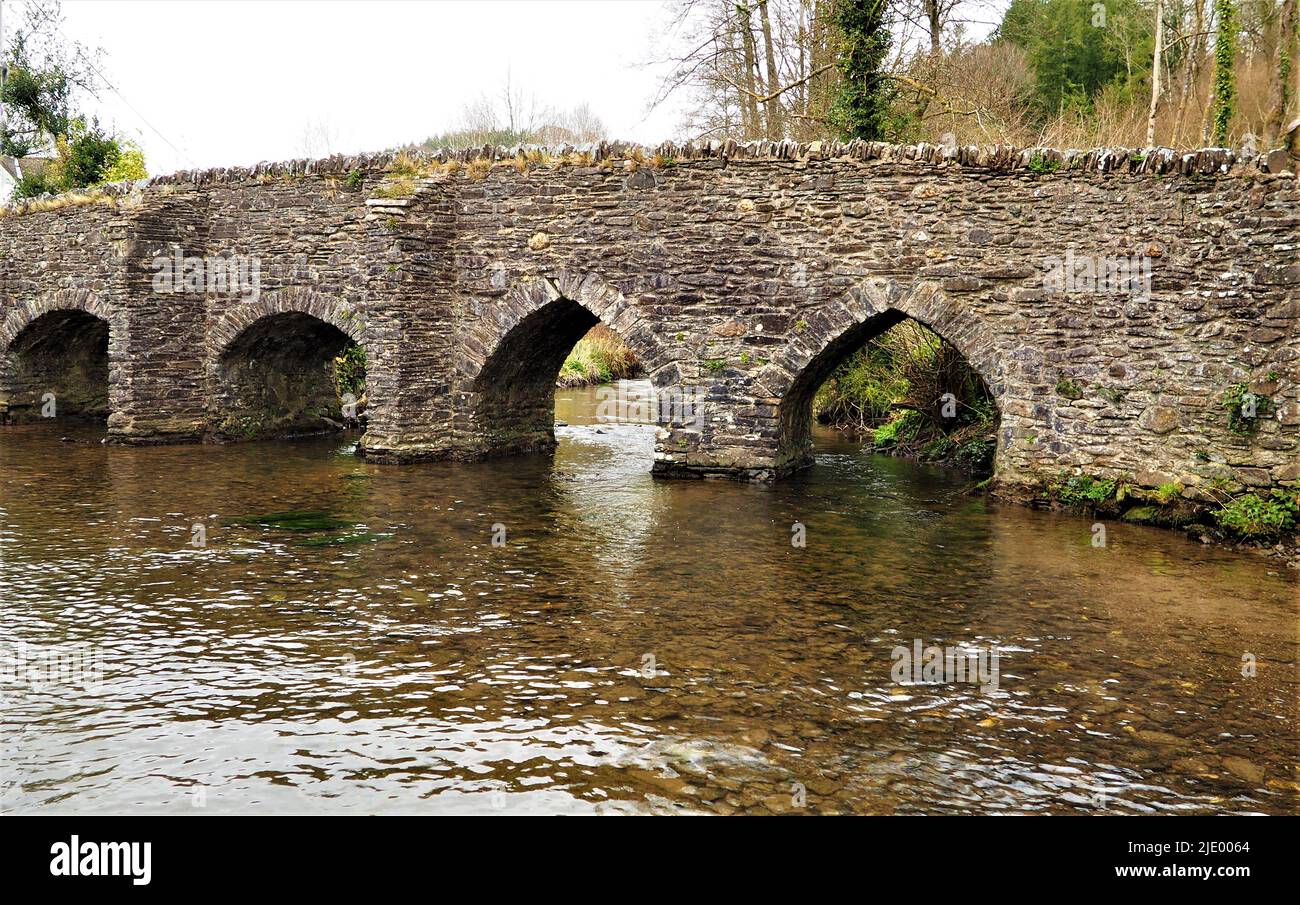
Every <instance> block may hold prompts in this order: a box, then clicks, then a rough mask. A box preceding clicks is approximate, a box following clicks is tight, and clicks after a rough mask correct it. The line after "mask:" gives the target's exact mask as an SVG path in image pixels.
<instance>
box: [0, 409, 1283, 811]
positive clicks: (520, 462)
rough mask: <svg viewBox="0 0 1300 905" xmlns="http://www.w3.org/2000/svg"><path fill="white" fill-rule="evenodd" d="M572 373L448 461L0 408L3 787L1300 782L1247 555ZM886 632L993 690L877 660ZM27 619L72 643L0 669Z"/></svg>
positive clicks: (818, 791)
mask: <svg viewBox="0 0 1300 905" xmlns="http://www.w3.org/2000/svg"><path fill="white" fill-rule="evenodd" d="M595 400H596V394H595V391H593V390H568V391H564V392H562V393H561V394H560V395H559V397H558V399H557V416H558V417H559V418H560V419H562V420H563V421H565V422H568V424H569V425H570V426H567V427H562V428H560V429H559V431H558V434H559V436H560V440H561V443H560V448H559V450H558V451H557V452H556V454H555V456H554V458H553V459H551V458H549V457H539V458H533V459H514V460H508V461H498V462H489V463H484V464H476V465H454V464H445V463H431V464H426V465H416V466H406V467H392V466H380V465H374V464H370V463H367V462H364V461H361V460H358V459H356V458H355V457H354V456H352V455H351V454H350V448H351V446H352V444H353V443H354V442H355V438H350V439H349V438H334V439H331V440H323V441H302V442H293V443H258V444H248V445H242V446H227V447H214V446H177V447H161V448H151V449H132V448H115V447H104V446H101V445H98V444H96V443H95V442H93V441H94V440H95V436H96V435H94V434H88V433H86V432H78V433H76V434H75V435H73V436H74V437H75V438H76V439H79V440H84V441H87V442H75V443H68V442H60V437H63V436H68V431H67V430H66V429H64V430H60V429H59V428H57V427H51V426H48V425H42V426H34V427H21V428H20V427H7V428H2V429H0V480H2V484H0V625H2V626H3V629H2V634H0V665H3V666H4V672H5V673H6V675H7V676H8V677H9V678H8V679H7V680H0V693H2V694H3V700H2V701H0V731H2V733H3V734H2V736H0V810H3V811H5V812H9V813H13V812H51V811H78V812H113V813H152V812H187V813H193V812H195V811H196V810H197V811H199V812H209V813H213V812H215V813H225V812H329V811H347V812H355V813H366V812H388V811H401V812H441V813H448V812H453V813H461V812H465V813H469V812H475V813H482V812H486V813H495V812H504V813H532V812H555V811H559V812H578V813H581V812H641V811H653V812H676V811H692V812H706V813H733V812H755V813H767V812H770V811H778V812H783V811H791V810H794V811H806V812H811V813H913V812H927V813H987V812H1013V813H1022V812H1051V813H1105V812H1111V813H1169V812H1182V813H1259V812H1266V813H1295V812H1296V811H1297V808H1298V800H1297V784H1296V779H1297V777H1296V774H1295V769H1296V754H1297V734H1296V732H1297V730H1296V726H1297V722H1296V721H1297V687H1298V686H1297V669H1296V664H1297V641H1298V639H1297V626H1298V620H1300V594H1298V590H1297V583H1296V581H1295V578H1294V576H1293V575H1290V576H1288V575H1287V574H1285V572H1286V570H1285V569H1283V568H1281V567H1280V566H1279V565H1278V564H1277V562H1276V561H1274V560H1267V559H1263V558H1261V557H1259V556H1257V555H1255V554H1250V553H1232V552H1230V551H1224V550H1219V549H1215V548H1209V547H1204V546H1201V545H1199V544H1196V543H1193V542H1190V541H1188V540H1187V539H1185V538H1183V537H1181V536H1179V535H1175V534H1172V533H1167V532H1163V531H1159V530H1156V529H1149V528H1141V527H1136V526H1128V525H1124V524H1120V523H1110V524H1108V525H1107V535H1106V541H1107V542H1106V545H1105V546H1104V547H1101V548H1098V547H1094V546H1093V533H1092V524H1091V522H1090V521H1088V520H1085V519H1079V518H1071V517H1066V516H1060V515H1053V514H1048V513H1041V512H1033V511H1027V510H1023V509H1018V508H1012V507H997V506H993V505H991V504H988V503H986V502H985V501H984V500H982V499H979V498H975V497H971V496H970V495H968V494H967V493H966V490H967V488H968V487H969V483H970V482H969V481H968V480H967V479H965V478H963V477H962V476H960V475H956V474H952V473H946V472H942V471H939V470H935V469H932V468H924V467H919V466H916V465H912V464H909V463H906V462H902V461H898V460H893V459H888V458H883V457H877V456H871V455H868V454H864V453H862V452H860V451H859V450H857V449H856V448H854V447H853V446H851V445H849V444H847V443H845V442H843V441H837V440H836V439H835V438H833V437H831V436H829V435H827V436H822V437H820V438H819V446H818V451H819V456H818V463H817V465H816V467H815V468H813V469H811V470H809V471H808V472H806V473H804V474H803V475H800V476H799V477H797V478H796V479H794V480H791V481H789V482H787V483H784V484H780V485H778V486H777V487H775V488H760V487H750V486H743V485H737V484H731V483H721V482H661V481H655V480H652V479H651V477H650V476H649V473H648V470H649V465H650V462H651V460H652V446H653V428H652V427H649V426H646V425H634V424H606V425H599V426H596V425H595V424H594V423H593V422H594V420H595V418H594V415H595ZM287 511H293V512H301V511H309V512H318V513H324V514H327V515H328V516H331V517H333V518H335V519H337V520H339V524H335V525H332V526H331V525H319V526H313V525H312V524H310V519H308V520H306V521H307V523H306V524H303V522H302V520H297V519H293V518H290V519H287V520H286V519H283V518H271V519H267V518H265V516H267V515H268V514H276V513H283V512H287ZM796 522H798V523H800V524H802V525H804V526H805V530H806V546H804V547H797V546H793V545H792V543H791V541H792V538H793V537H794V536H795V535H794V533H793V528H792V526H794V524H795V523H796ZM195 525H201V526H203V532H205V534H206V538H199V539H201V540H205V541H206V547H202V548H200V547H195V546H193V545H192V543H191V542H192V541H193V540H194V539H195V538H196V535H195V531H194V526H195ZM494 526H496V527H495V528H494ZM295 528H296V529H299V530H291V529H295ZM313 528H316V529H320V530H312V529H313ZM502 530H504V545H502V546H494V545H493V538H494V536H495V537H496V538H497V539H498V540H500V539H501V533H502ZM917 639H919V641H920V643H921V644H922V645H923V646H927V645H940V646H944V645H950V646H958V647H962V648H963V649H968V650H973V651H988V652H991V651H992V650H994V649H996V650H997V652H998V654H999V660H998V672H997V674H996V679H997V682H996V684H997V687H996V689H994V688H992V687H988V688H984V689H981V687H980V686H979V685H977V684H973V683H971V682H948V683H945V684H918V683H914V682H911V681H910V680H908V681H906V682H905V683H904V684H898V683H896V682H895V681H894V678H893V677H892V676H891V669H892V667H894V665H895V664H894V660H893V658H892V657H891V652H892V651H893V650H894V648H895V647H897V646H902V647H906V648H909V649H910V648H911V647H912V645H913V643H914V641H915V640H917ZM78 645H82V646H81V647H78ZM51 650H60V651H65V652H66V651H69V650H79V651H82V652H86V651H93V652H94V654H95V655H96V656H97V657H98V658H99V659H98V661H97V665H98V666H100V667H102V674H101V673H100V672H96V671H95V670H94V669H91V670H90V671H89V672H85V671H83V672H75V671H69V670H64V671H63V672H61V673H58V674H56V675H54V676H49V675H46V676H45V677H44V679H45V681H43V682H41V683H40V684H33V683H32V682H30V681H27V682H24V681H19V679H20V678H22V674H23V670H24V669H26V670H27V673H26V675H27V677H28V678H30V677H31V675H32V674H33V673H32V670H33V666H32V663H33V662H37V661H38V658H39V657H41V656H44V655H47V654H48V653H49V652H50V651H51ZM1246 655H1252V656H1253V657H1254V658H1255V662H1256V664H1257V669H1256V675H1254V676H1253V677H1246V676H1243V675H1242V669H1243V656H1246ZM93 680H97V681H93Z"/></svg>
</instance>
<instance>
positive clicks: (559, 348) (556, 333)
mask: <svg viewBox="0 0 1300 905" xmlns="http://www.w3.org/2000/svg"><path fill="white" fill-rule="evenodd" d="M600 323H603V324H604V325H605V326H607V327H609V328H610V329H611V330H613V331H614V332H615V333H617V334H618V335H619V336H620V338H622V340H623V341H624V342H625V343H626V344H627V345H628V346H629V348H631V349H632V351H633V353H634V354H635V355H636V356H637V358H638V359H640V361H641V362H642V364H643V365H644V366H645V369H646V372H647V374H648V375H649V377H650V379H651V380H652V381H653V382H654V383H655V384H656V385H657V386H661V387H662V386H665V385H668V384H671V383H673V382H674V381H675V380H676V379H677V375H676V369H675V368H673V367H672V365H671V363H670V362H668V361H667V359H666V356H665V354H664V351H663V348H662V346H661V344H660V342H659V340H658V338H657V337H656V336H655V333H654V331H653V329H652V327H651V324H650V322H649V321H648V320H646V319H645V318H644V317H643V315H642V313H641V311H640V310H639V309H638V308H637V306H635V305H632V304H630V303H629V302H628V300H627V298H626V297H625V296H624V295H623V293H621V292H620V291H618V290H617V289H616V288H614V287H613V286H611V285H610V284H608V283H606V282H605V281H604V280H603V279H601V278H600V277H599V276H597V275H595V274H592V273H581V272H577V271H569V270H560V271H557V272H555V273H553V274H550V275H547V276H543V277H535V278H532V279H527V280H521V281H519V282H517V283H515V284H514V285H513V286H512V287H510V289H509V290H508V291H507V292H506V294H505V295H504V296H503V297H502V298H501V299H500V300H499V301H497V302H495V303H494V304H493V305H492V306H491V308H490V309H489V310H488V311H487V312H486V313H485V315H484V316H483V317H482V318H480V319H479V320H478V322H477V323H475V324H474V325H473V326H471V327H470V328H469V329H468V331H467V333H466V335H465V336H464V337H463V338H462V339H463V342H462V347H463V349H464V350H465V357H464V359H463V361H462V367H461V369H460V374H459V377H458V395H459V397H460V398H461V399H462V400H463V401H464V402H465V403H466V405H465V408H466V409H467V410H468V411H469V412H471V418H472V421H473V423H474V426H475V430H474V431H473V434H474V436H476V437H478V438H480V439H479V442H480V445H481V449H480V450H479V452H480V454H508V453H524V452H536V451H543V450H547V449H550V448H552V447H554V445H555V435H554V396H555V378H556V376H557V375H558V374H559V372H560V367H561V365H562V364H563V363H564V359H565V357H566V356H567V355H568V353H569V351H570V350H572V348H573V346H574V344H575V343H576V342H577V341H578V340H579V339H581V338H582V336H583V335H584V334H585V333H586V332H587V331H588V330H589V329H591V327H593V326H595V325H596V324H600Z"/></svg>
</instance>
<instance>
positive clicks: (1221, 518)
mask: <svg viewBox="0 0 1300 905" xmlns="http://www.w3.org/2000/svg"><path fill="white" fill-rule="evenodd" d="M1297 496H1298V495H1297V494H1296V492H1295V491H1287V490H1274V491H1273V492H1272V493H1270V494H1269V495H1268V496H1259V495H1258V494H1254V493H1246V494H1243V495H1241V496H1239V497H1237V498H1236V499H1234V500H1230V501H1229V502H1227V503H1225V504H1224V505H1223V508H1221V509H1219V510H1218V511H1216V512H1215V513H1214V520H1215V521H1216V522H1218V523H1219V527H1220V528H1223V529H1224V530H1226V531H1231V532H1232V533H1233V534H1237V535H1240V536H1241V537H1251V538H1260V537H1275V536H1278V535H1281V534H1284V533H1286V532H1288V531H1292V530H1294V529H1295V526H1296V520H1297V519H1298V518H1300V503H1298V502H1297Z"/></svg>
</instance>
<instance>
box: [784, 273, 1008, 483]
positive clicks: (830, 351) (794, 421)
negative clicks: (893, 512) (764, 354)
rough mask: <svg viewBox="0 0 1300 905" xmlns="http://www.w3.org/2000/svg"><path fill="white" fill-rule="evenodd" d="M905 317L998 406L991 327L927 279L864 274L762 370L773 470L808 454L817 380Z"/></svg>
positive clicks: (998, 363)
mask: <svg viewBox="0 0 1300 905" xmlns="http://www.w3.org/2000/svg"><path fill="white" fill-rule="evenodd" d="M907 318H911V319H912V320H914V321H917V322H918V323H920V324H922V325H924V326H926V327H928V328H930V329H931V330H933V331H934V332H935V333H937V334H939V336H941V337H943V339H945V340H946V341H948V342H949V343H950V344H951V345H952V346H953V347H954V348H956V349H957V351H958V352H960V353H961V355H962V356H963V357H964V358H965V359H966V361H967V363H968V364H970V366H971V367H972V368H973V369H974V370H975V372H976V373H977V374H979V376H980V378H981V379H982V380H983V381H984V384H985V386H986V387H987V388H988V390H989V393H990V395H992V397H993V399H994V402H995V403H996V404H997V405H998V408H999V410H1001V408H1002V400H1003V396H1004V394H1005V391H1006V368H1005V364H1004V361H1003V358H1002V356H1001V355H1000V354H999V353H998V346H997V344H996V342H995V341H994V339H993V335H992V333H991V332H990V331H989V330H988V328H987V327H986V326H985V325H984V323H983V322H982V320H981V319H980V318H979V317H978V315H976V314H974V313H973V312H971V311H970V310H969V309H968V308H966V307H964V306H962V305H960V304H959V303H958V302H957V301H956V300H954V299H953V298H952V297H951V296H949V295H947V294H946V293H945V292H943V290H942V289H941V288H940V287H939V285H938V284H937V283H934V282H932V281H928V280H926V281H921V282H917V283H913V284H910V285H903V284H900V283H898V282H897V281H896V280H886V279H878V278H873V279H868V280H865V281H863V282H862V283H859V284H858V285H857V286H854V287H853V288H852V289H850V290H849V291H848V292H846V293H845V294H844V295H843V296H842V297H840V298H839V299H836V300H835V301H834V302H833V303H832V304H831V305H829V306H827V307H825V308H822V309H819V310H818V311H817V312H815V313H813V314H810V315H809V316H808V317H807V318H806V319H805V320H803V321H801V322H800V325H801V329H799V328H796V331H795V332H794V334H793V338H792V339H791V341H790V342H789V343H787V345H786V346H785V347H784V348H783V349H782V351H781V352H780V353H779V354H777V355H775V356H774V357H773V358H772V360H771V362H770V363H769V365H768V367H767V369H765V370H766V373H765V375H764V376H765V383H766V386H767V387H768V388H769V389H770V391H771V393H772V395H773V396H774V397H777V398H779V399H780V400H781V402H780V404H779V406H778V412H777V417H778V444H779V449H778V454H777V461H778V471H779V472H788V471H792V470H794V469H797V468H799V467H801V466H803V465H807V464H809V463H810V462H811V461H812V440H811V436H810V429H811V418H812V399H813V396H814V395H815V394H816V392H817V390H818V388H819V387H820V386H821V385H822V383H824V382H825V380H826V379H827V378H828V377H829V376H830V375H831V373H832V372H833V371H834V370H835V368H836V367H837V366H838V365H839V364H840V362H842V361H843V360H844V359H845V358H846V357H848V356H849V355H851V354H852V353H853V352H854V351H856V350H857V349H860V348H861V347H862V345H863V344H864V343H866V342H867V341H868V340H870V339H872V338H873V337H875V336H878V335H879V334H881V333H883V332H884V331H886V330H888V329H889V328H890V327H892V326H894V325H895V324H898V323H901V322H902V321H903V320H905V319H907ZM1000 443H1001V441H1000V440H999V445H1000Z"/></svg>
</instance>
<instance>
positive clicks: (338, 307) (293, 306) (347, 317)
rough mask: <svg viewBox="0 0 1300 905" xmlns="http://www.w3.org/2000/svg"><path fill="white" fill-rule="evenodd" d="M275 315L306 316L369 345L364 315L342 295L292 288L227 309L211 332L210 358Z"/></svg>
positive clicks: (360, 344) (219, 353)
mask: <svg viewBox="0 0 1300 905" xmlns="http://www.w3.org/2000/svg"><path fill="white" fill-rule="evenodd" d="M275 314H306V315H310V316H311V317H314V318H316V319H317V320H319V321H323V322H324V323H327V324H329V325H330V326H331V327H335V328H337V329H338V330H339V331H340V332H342V333H344V334H345V335H346V336H347V337H348V338H349V339H351V340H352V341H353V342H355V343H356V344H357V345H359V346H363V347H364V346H365V344H366V343H365V341H366V321H365V318H364V316H362V315H359V314H357V313H356V312H353V311H352V310H350V309H349V308H348V307H347V306H346V305H345V304H343V303H342V302H340V301H339V299H338V296H336V295H328V294H326V293H323V292H320V291H318V290H316V289H312V288H309V287H304V286H289V287H287V288H285V289H279V290H276V291H275V292H268V293H266V294H265V295H258V296H257V298H253V299H246V300H242V301H240V302H239V303H238V304H236V305H235V306H234V307H232V308H230V309H229V310H227V311H226V312H225V313H224V314H222V315H221V317H220V318H219V319H218V320H217V322H216V324H215V325H213V327H212V330H211V331H209V333H208V351H209V358H217V357H219V356H220V355H221V353H222V352H223V351H224V350H225V349H227V348H229V347H230V344H231V343H233V342H234V341H235V340H236V339H238V338H239V336H240V334H242V333H243V332H244V331H245V330H247V329H248V328H249V327H251V326H253V324H254V323H256V322H257V321H259V320H261V319H262V318H264V317H270V316H271V315H275Z"/></svg>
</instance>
